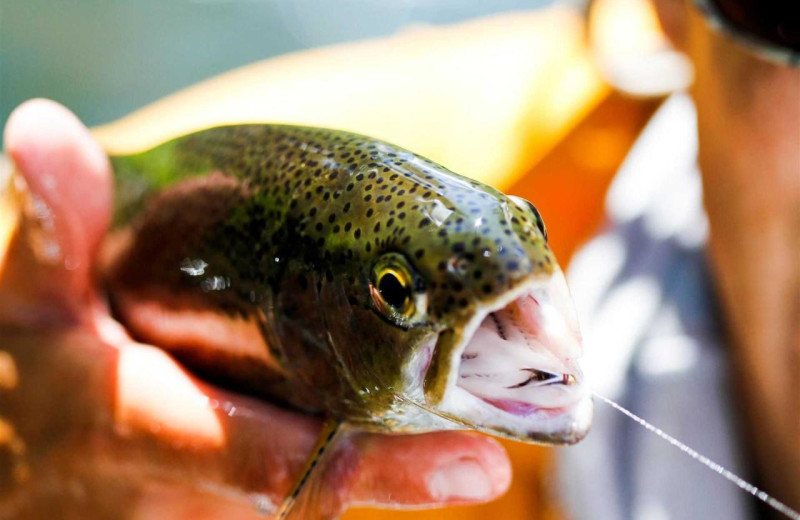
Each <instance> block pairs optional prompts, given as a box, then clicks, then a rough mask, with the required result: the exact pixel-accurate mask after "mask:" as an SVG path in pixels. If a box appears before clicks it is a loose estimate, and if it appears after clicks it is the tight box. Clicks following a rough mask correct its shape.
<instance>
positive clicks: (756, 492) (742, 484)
mask: <svg viewBox="0 0 800 520" xmlns="http://www.w3.org/2000/svg"><path fill="white" fill-rule="evenodd" d="M594 396H595V397H597V398H598V399H600V400H601V401H603V402H605V403H606V404H608V405H609V406H611V407H612V408H614V409H615V410H617V411H619V412H621V413H622V414H623V415H625V416H627V417H628V418H630V419H631V420H633V421H634V422H636V423H638V424H639V425H640V426H642V427H643V428H644V429H646V430H647V431H649V432H651V433H654V434H655V435H657V436H658V437H661V438H662V439H664V440H665V441H667V442H668V443H670V444H672V445H673V446H675V447H676V448H678V449H679V450H681V451H682V452H684V453H685V454H687V455H689V456H690V457H691V458H693V459H694V460H696V461H697V462H699V463H700V464H703V465H704V466H707V467H708V468H709V469H711V470H713V471H715V472H716V473H719V474H720V475H722V477H723V478H725V479H727V480H729V481H730V482H732V483H733V484H735V485H736V486H738V487H739V488H741V489H742V490H744V491H745V492H747V493H750V494H751V495H753V496H754V497H756V498H757V499H759V500H761V501H762V502H764V503H765V504H767V505H769V506H770V507H771V508H773V509H775V510H776V511H778V512H780V513H783V514H784V515H786V516H787V517H789V518H791V519H792V520H800V513H798V512H797V511H795V510H794V509H792V508H791V507H789V506H787V505H786V504H784V503H783V502H781V501H780V500H778V499H776V498H774V497H772V496H770V495H769V494H768V493H767V492H766V491H762V490H761V489H759V488H757V487H756V486H754V485H753V484H751V483H749V482H747V481H746V480H745V479H743V478H742V477H740V476H739V475H736V474H735V473H733V472H732V471H730V470H728V469H726V468H724V467H722V466H721V465H719V464H717V463H716V462H714V461H713V460H711V459H709V458H708V457H706V456H705V455H701V454H700V453H698V452H697V451H695V450H693V449H692V448H690V447H689V446H687V445H686V444H684V443H682V442H681V441H679V440H678V439H676V438H675V437H673V436H671V435H669V434H668V433H666V432H664V431H663V430H661V429H660V428H657V427H656V426H653V425H652V424H650V423H649V422H647V421H645V420H644V419H642V418H641V417H639V416H638V415H636V414H634V413H633V412H631V411H630V410H628V409H626V408H623V407H622V406H621V405H619V404H617V403H615V402H614V401H612V400H611V399H608V398H607V397H603V396H602V395H600V394H598V393H594Z"/></svg>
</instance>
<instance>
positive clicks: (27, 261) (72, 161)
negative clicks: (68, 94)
mask: <svg viewBox="0 0 800 520" xmlns="http://www.w3.org/2000/svg"><path fill="white" fill-rule="evenodd" d="M4 137H5V143H6V149H7V152H8V155H9V156H10V157H11V159H12V161H13V163H14V165H15V167H16V171H17V173H18V174H19V175H21V177H22V178H23V179H24V183H25V185H26V186H27V189H28V197H27V200H26V203H25V213H26V215H25V216H26V217H27V218H25V219H23V223H22V224H21V226H20V228H19V230H18V232H17V236H16V238H15V240H14V242H13V243H12V244H10V246H9V248H10V250H9V254H8V259H7V260H6V263H5V265H4V266H0V268H2V272H0V291H2V293H3V297H2V299H3V300H4V301H5V303H4V302H3V301H0V308H2V310H5V309H8V310H9V311H10V313H13V314H12V316H14V315H15V316H20V317H21V318H22V319H28V320H33V321H36V319H37V317H39V318H38V321H39V322H44V321H45V320H47V319H51V318H52V315H53V314H58V312H59V311H62V314H76V313H79V312H80V311H81V308H82V307H83V303H84V300H85V298H87V296H88V293H89V288H90V272H91V261H92V258H93V256H94V254H95V253H96V250H97V247H98V245H99V243H100V240H101V239H102V237H103V234H104V233H105V230H106V228H107V226H108V222H109V219H110V213H111V175H110V169H109V165H108V160H107V158H106V156H105V154H104V152H103V151H102V149H101V148H100V146H99V145H98V144H97V143H96V142H95V141H94V139H93V138H92V136H91V134H90V133H89V131H88V130H87V129H86V127H85V126H83V124H81V123H80V121H79V120H78V119H77V118H76V117H75V116H74V115H73V114H72V113H71V112H69V111H68V110H67V109H65V108H64V107H62V106H61V105H59V104H57V103H55V102H53V101H48V100H44V99H36V100H32V101H28V102H26V103H24V104H22V105H21V106H20V107H18V108H17V109H16V110H15V111H14V112H13V113H12V114H11V117H10V118H9V120H8V123H7V125H6V128H5V135H4ZM20 306H21V307H20ZM48 311H49V312H48ZM64 311H66V312H64ZM4 315H5V316H6V318H8V314H6V313H5V312H4Z"/></svg>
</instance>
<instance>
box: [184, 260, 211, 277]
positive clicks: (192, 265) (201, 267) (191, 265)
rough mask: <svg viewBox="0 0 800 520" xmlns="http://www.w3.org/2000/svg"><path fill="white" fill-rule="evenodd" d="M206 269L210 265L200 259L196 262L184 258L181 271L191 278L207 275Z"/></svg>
mask: <svg viewBox="0 0 800 520" xmlns="http://www.w3.org/2000/svg"><path fill="white" fill-rule="evenodd" d="M206 267H208V263H206V262H205V261H204V260H201V259H199V258H197V259H194V260H192V259H190V258H184V259H183V261H182V262H181V271H183V272H184V273H186V274H188V275H189V276H201V275H203V274H205V273H206Z"/></svg>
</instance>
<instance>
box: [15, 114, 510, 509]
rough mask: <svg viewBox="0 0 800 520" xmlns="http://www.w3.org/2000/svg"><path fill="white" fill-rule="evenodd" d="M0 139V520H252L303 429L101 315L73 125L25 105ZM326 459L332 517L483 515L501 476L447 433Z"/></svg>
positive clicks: (100, 208)
mask: <svg viewBox="0 0 800 520" xmlns="http://www.w3.org/2000/svg"><path fill="white" fill-rule="evenodd" d="M5 143H6V152H7V153H8V154H9V156H10V158H11V159H12V160H13V162H14V164H15V165H16V168H17V171H18V173H19V174H20V175H21V178H22V179H24V184H25V185H26V186H27V193H22V196H21V197H9V200H18V201H20V202H21V206H22V207H23V208H24V211H23V216H22V218H21V220H20V221H19V223H18V224H17V226H16V231H15V232H14V233H13V235H12V238H11V240H10V241H9V243H8V246H7V247H6V245H5V244H2V243H0V517H3V518H54V517H58V518H81V519H86V518H122V517H124V518H131V519H150V518H172V519H181V518H192V519H215V520H218V519H226V518H236V519H237V520H239V519H246V518H255V517H259V516H260V515H263V514H264V513H267V514H268V513H269V512H270V511H271V510H272V508H273V507H274V506H275V505H276V504H279V503H280V501H281V499H282V497H283V496H284V495H285V494H286V493H287V492H288V490H289V488H290V487H291V485H292V483H293V481H294V479H295V478H296V477H297V476H298V474H299V473H300V471H301V469H302V467H303V464H304V462H305V460H306V457H307V456H308V454H309V452H310V451H311V449H312V447H313V445H314V443H315V441H316V437H317V434H318V432H319V431H320V428H321V423H320V421H319V420H318V419H316V418H312V417H308V416H304V415H301V414H297V413H293V412H289V411H286V410H283V409H280V408H278V407H276V406H273V405H271V404H269V403H266V402H263V401H259V400H257V399H253V398H250V397H246V396H242V395H237V394H234V393H232V392H228V391H225V390H223V389H220V388H215V387H213V386H211V385H208V384H205V383H203V382H201V381H199V380H197V379H196V378H194V377H192V376H191V375H190V374H188V373H187V372H186V371H185V370H184V369H183V368H182V367H181V366H180V365H178V364H177V363H176V362H175V361H173V360H172V358H170V357H169V356H168V355H167V354H166V353H164V352H163V351H162V350H159V349H157V348H155V347H153V346H149V345H143V344H140V343H136V342H134V341H133V340H132V339H131V338H130V337H129V336H128V335H127V334H126V332H125V330H124V329H123V328H122V327H121V326H120V325H119V324H118V323H117V322H115V321H114V320H113V319H112V318H111V316H110V315H109V314H108V311H107V309H106V308H105V306H104V304H103V302H102V298H101V295H100V294H98V293H97V291H96V289H95V288H94V287H93V285H92V274H93V273H92V270H93V259H94V258H95V256H96V252H97V249H98V247H99V244H100V242H101V240H102V237H103V235H104V233H105V230H106V228H107V225H108V221H109V218H110V217H109V215H110V212H111V189H110V186H111V176H110V171H109V166H108V162H107V159H106V157H105V154H104V153H103V152H102V150H101V149H100V147H99V146H98V145H97V143H96V142H95V141H94V140H93V138H92V137H91V135H90V134H89V132H88V131H87V130H86V128H85V127H84V126H83V125H81V123H80V122H79V121H78V120H77V119H75V117H74V116H73V115H72V114H70V113H69V112H68V111H66V110H65V109H64V108H63V107H61V106H59V105H57V104H55V103H52V102H49V101H43V100H37V101H32V102H28V103H26V104H24V105H23V106H21V107H20V108H18V109H17V110H16V111H15V112H14V113H13V114H12V116H11V118H10V119H9V122H8V124H7V127H6V133H5ZM1 180H2V176H0V181H1ZM8 189H10V188H7V190H8ZM2 204H3V193H2V186H0V206H2ZM8 204H9V203H8V202H6V205H7V206H6V207H8ZM2 209H3V208H0V215H2V214H3V212H2ZM7 222H8V221H7ZM7 222H6V224H7ZM0 228H2V226H0ZM1 231H2V229H0V237H2V236H3V233H2V232H1ZM4 250H5V255H4V254H3V251H4ZM4 258H5V259H4ZM332 457H333V463H331V464H329V465H328V466H327V468H328V470H327V471H326V472H325V473H324V475H322V477H321V478H323V479H324V480H323V485H321V486H319V489H320V490H321V496H320V497H319V503H320V504H323V505H324V508H325V510H326V511H330V512H331V513H332V514H334V515H335V514H337V513H339V512H341V511H342V510H344V509H345V508H346V507H347V506H348V505H351V504H373V505H377V506H401V507H402V506H410V507H420V506H439V505H445V504H464V503H475V502H482V501H485V500H489V499H492V498H494V497H497V496H498V495H499V494H501V493H502V492H503V491H504V490H505V489H506V487H507V486H508V484H509V481H510V469H509V464H508V460H507V458H506V455H505V453H504V452H503V450H502V448H500V447H499V445H498V444H497V443H495V442H494V441H493V440H491V439H488V438H484V437H480V436H476V435H470V434H464V433H433V434H427V435H416V436H384V435H374V434H355V435H353V436H351V437H349V438H348V440H347V442H346V443H344V444H343V445H341V446H340V447H339V448H338V449H337V450H336V452H335V453H333V454H332Z"/></svg>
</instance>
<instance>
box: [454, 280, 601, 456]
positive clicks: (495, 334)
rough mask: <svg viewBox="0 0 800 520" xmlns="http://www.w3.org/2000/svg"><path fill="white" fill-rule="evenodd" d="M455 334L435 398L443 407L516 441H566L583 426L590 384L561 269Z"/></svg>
mask: <svg viewBox="0 0 800 520" xmlns="http://www.w3.org/2000/svg"><path fill="white" fill-rule="evenodd" d="M565 302H566V304H565ZM462 341H463V343H462V345H461V346H460V349H458V352H457V356H458V357H457V358H456V359H455V363H454V365H455V367H456V369H455V370H454V372H455V373H454V374H452V379H451V380H450V382H449V385H448V388H447V390H446V392H445V399H444V400H443V402H442V403H441V404H442V406H443V408H444V409H446V410H445V411H446V413H448V414H451V415H453V414H455V415H456V416H457V417H459V418H461V419H462V420H464V421H465V422H467V423H469V424H473V425H474V427H475V428H477V429H482V430H484V431H488V432H492V433H497V434H499V435H503V436H506V437H511V438H514V439H518V440H522V441H529V442H544V443H549V444H568V443H572V442H576V441H577V440H579V439H580V438H582V437H583V436H584V435H585V434H586V432H587V431H588V429H589V427H590V425H591V421H592V404H591V392H590V391H589V388H588V385H587V384H586V382H585V380H584V377H583V373H582V371H581V369H580V366H579V364H578V358H579V357H580V355H581V353H582V345H581V340H580V334H579V333H578V331H577V323H576V320H575V318H574V312H573V311H572V309H571V305H569V293H568V290H567V287H566V282H565V281H564V280H563V276H560V272H559V273H558V274H557V275H555V276H553V277H552V278H551V279H549V280H537V281H532V282H531V283H530V284H527V286H525V287H523V288H521V289H520V290H518V291H515V292H514V293H512V294H509V295H507V297H506V298H504V300H503V301H498V302H495V304H494V305H492V307H491V308H486V309H484V310H483V312H482V313H479V314H478V315H476V316H475V317H474V321H472V322H471V326H470V327H469V328H468V333H466V334H465V336H464V338H463V340H462Z"/></svg>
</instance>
